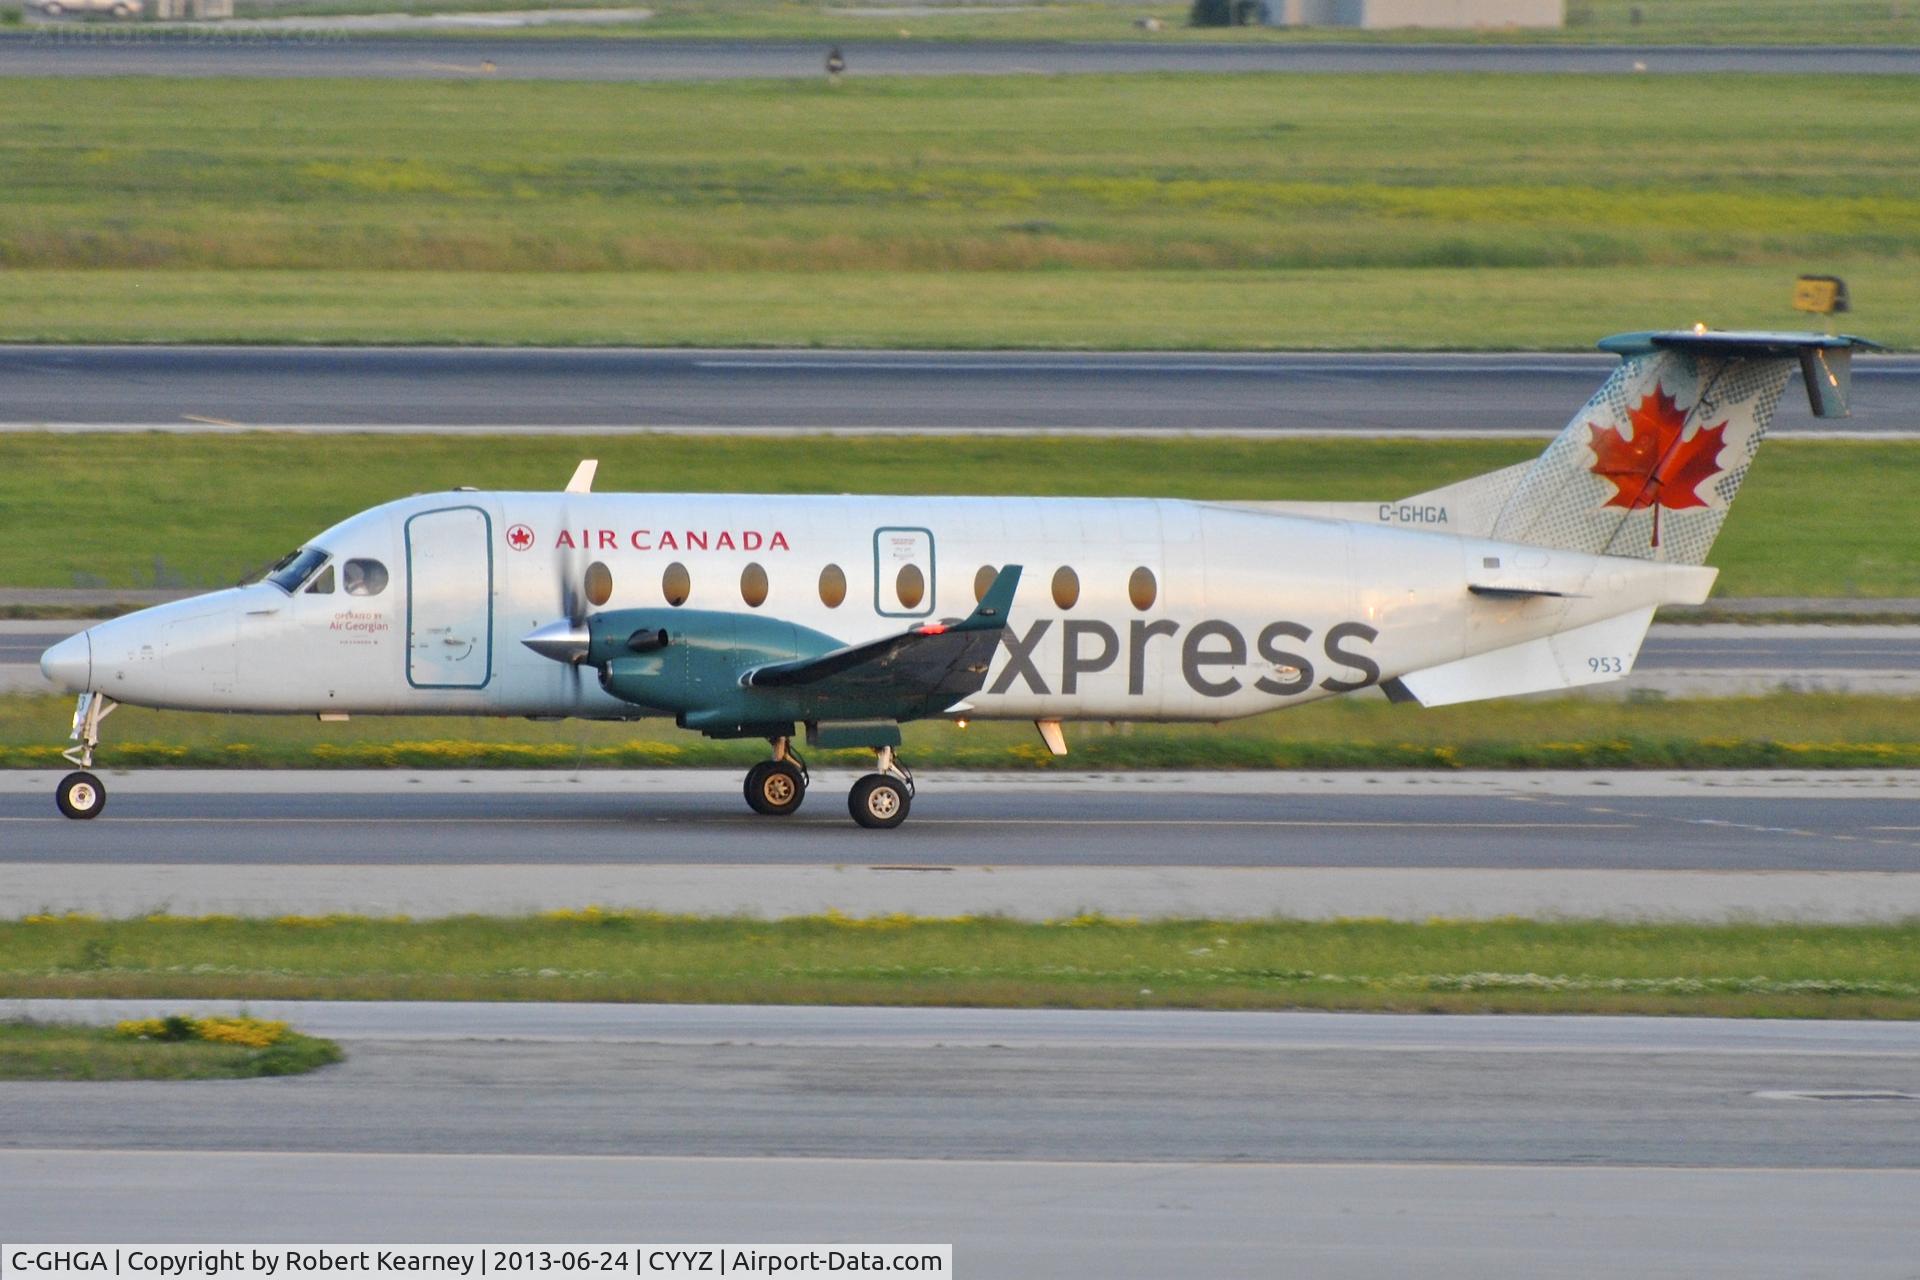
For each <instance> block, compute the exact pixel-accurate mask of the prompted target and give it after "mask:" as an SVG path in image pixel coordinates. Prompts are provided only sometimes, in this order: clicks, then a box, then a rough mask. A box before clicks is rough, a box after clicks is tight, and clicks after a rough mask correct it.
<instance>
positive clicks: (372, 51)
mask: <svg viewBox="0 0 1920 1280" xmlns="http://www.w3.org/2000/svg"><path fill="white" fill-rule="evenodd" d="M828 43H829V42H828V41H825V40H804V41H763V40H677V39H675V40H667V39H646V38H641V39H630V40H609V39H600V40H568V39H553V38H541V37H522V36H514V37H505V38H502V37H491V38H489V37H457V36H434V37H420V38H409V37H402V38H394V37H348V36H346V35H345V34H344V33H339V32H322V31H297V30H290V31H286V32H263V31H258V30H247V31H239V30H236V31H230V32H222V31H219V30H207V31H177V32H165V31H159V30H153V29H145V28H143V29H133V30H129V29H125V28H119V29H116V28H111V27H105V26H85V27H82V26H76V25H73V24H59V25H47V26H41V27H38V28H37V29H32V30H27V31H20V32H10V33H6V34H5V35H0V76H20V75H40V76H61V75H66V76H106V75H170V76H212V75H223V76H271V77H288V76H370V77H386V78H408V79H467V78H473V77H486V78H489V79H534V80H726V79H743V78H755V79H759V78H769V77H775V78H777V77H806V78H814V77H819V76H821V75H822V74H823V72H822V70H821V66H822V60H823V58H824V56H825V51H826V46H827V44H828ZM840 47H841V48H842V50H843V51H844V53H845V56H846V59H847V66H848V71H849V74H850V75H852V76H855V77H861V76H896V75H1078V74H1102V75H1114V74H1130V73H1148V72H1168V71H1189V72H1410V71H1456V72H1476V73H1534V74H1550V73H1577V74H1595V75H1629V74H1637V73H1642V72H1644V73H1646V74H1651V75H1704V74H1711V73H1717V72H1770V73H1819V74H1825V75H1914V74H1920V50H1916V49H1903V48H1897V47H1892V46H1872V45H1860V46H1852V45H1829V46H1793V45H1766V46H1739V45H1713V46H1705V45H1586V46H1566V45H1467V44H1431V45H1421V44H1280V43H1274V44H1237V43H1236V44H1194V43H1184V42H1182V43H1164V44H1162V43H1154V42H1151V41H1135V42H1125V43H1081V42H1065V41H1061V42H1052V41H1004V42H1002V41H955V42H945V41H939V40H888V41H871V42H867V41H850V42H843V43H842V44H841V46H840Z"/></svg>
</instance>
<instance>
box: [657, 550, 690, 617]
mask: <svg viewBox="0 0 1920 1280" xmlns="http://www.w3.org/2000/svg"><path fill="white" fill-rule="evenodd" d="M660 594H661V595H663V596H665V597H666V598H667V603H668V604H670V605H672V606H673V607H674V608H676V609H677V608H679V607H680V606H681V605H683V604H685V603H686V602H687V597H688V596H690V595H692V594H693V580H692V579H691V578H689V577H688V576H687V566H685V565H683V564H681V563H680V562H679V561H678V560H675V561H674V562H673V563H672V564H670V565H668V566H667V569H666V572H665V573H662V574H661V575H660Z"/></svg>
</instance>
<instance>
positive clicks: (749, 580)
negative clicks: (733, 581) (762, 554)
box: [740, 564, 767, 609]
mask: <svg viewBox="0 0 1920 1280" xmlns="http://www.w3.org/2000/svg"><path fill="white" fill-rule="evenodd" d="M740 598H741V599H742V600H745V601H746V602H747V608H749V609H758V608H759V607H760V606H761V605H763V604H765V603H766V602H767V571H766V570H765V569H763V568H761V567H760V566H759V565H758V564H749V565H748V566H747V567H746V568H744V569H742V570H741V571H740Z"/></svg>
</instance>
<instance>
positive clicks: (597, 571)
mask: <svg viewBox="0 0 1920 1280" xmlns="http://www.w3.org/2000/svg"><path fill="white" fill-rule="evenodd" d="M585 585H586V588H587V603H588V604H591V605H592V606H593V607H594V608H596V609H597V608H599V607H600V606H601V605H603V604H605V603H606V602H607V601H609V600H611V599H613V570H611V569H609V568H607V566H606V565H604V564H601V563H600V562H599V561H598V560H595V561H594V562H593V563H592V564H590V565H588V566H587V577H586V582H585Z"/></svg>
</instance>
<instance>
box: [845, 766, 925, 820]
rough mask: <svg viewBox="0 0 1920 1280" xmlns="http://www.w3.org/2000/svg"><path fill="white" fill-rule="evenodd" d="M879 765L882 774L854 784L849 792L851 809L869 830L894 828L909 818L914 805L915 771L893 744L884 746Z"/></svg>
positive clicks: (855, 817)
mask: <svg viewBox="0 0 1920 1280" xmlns="http://www.w3.org/2000/svg"><path fill="white" fill-rule="evenodd" d="M879 767H880V771H879V772H878V773H870V774H868V775H866V776H865V777H864V778H861V779H860V780H859V781H858V782H856V783H854V784H853V790H852V791H849V792H848V793H847V812H849V813H851V814H852V815H853V820H854V821H855V822H857V823H859V824H860V825H861V826H863V827H866V828H868V829H869V830H875V831H891V830H892V829H893V828H895V827H897V826H899V825H900V824H901V823H903V822H905V821H906V820H907V813H908V812H909V811H910V810H911V809H912V808H913V774H912V773H910V772H908V770H907V767H906V766H905V765H903V764H901V763H900V761H899V759H898V758H897V757H896V756H895V755H894V754H893V748H892V747H882V748H880V760H879Z"/></svg>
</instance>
